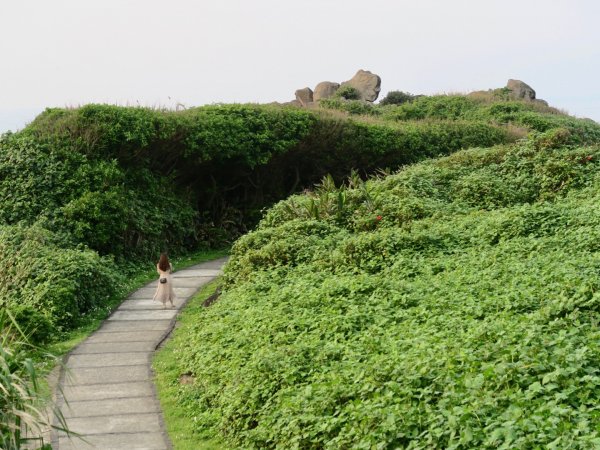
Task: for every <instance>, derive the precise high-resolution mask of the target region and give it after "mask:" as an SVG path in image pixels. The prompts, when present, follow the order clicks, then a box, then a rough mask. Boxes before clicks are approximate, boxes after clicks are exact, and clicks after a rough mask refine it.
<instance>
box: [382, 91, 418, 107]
mask: <svg viewBox="0 0 600 450" xmlns="http://www.w3.org/2000/svg"><path fill="white" fill-rule="evenodd" d="M414 98H415V96H414V95H412V94H409V93H408V92H402V91H390V92H388V93H387V95H386V96H385V97H383V98H382V99H381V101H380V102H379V104H380V105H383V106H385V105H401V104H403V103H407V102H410V101H411V100H413V99H414Z"/></svg>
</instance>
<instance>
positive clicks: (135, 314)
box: [52, 258, 225, 450]
mask: <svg viewBox="0 0 600 450" xmlns="http://www.w3.org/2000/svg"><path fill="white" fill-rule="evenodd" d="M224 262H225V258H221V259H218V260H214V261H210V262H205V263H202V264H198V265H196V266H192V267H189V268H187V269H182V270H180V271H176V272H175V273H174V274H173V278H174V280H173V281H174V285H175V292H176V294H177V297H178V299H177V301H176V305H175V308H174V309H171V308H168V307H167V309H163V306H162V304H161V303H159V302H153V301H152V296H153V295H154V291H155V289H156V281H154V282H152V283H150V284H148V285H146V286H145V287H143V288H141V289H138V290H137V291H135V292H134V293H133V294H131V295H130V296H129V297H128V298H127V299H126V300H125V301H124V302H123V303H122V304H121V306H119V308H117V309H116V310H115V311H114V312H113V314H112V315H111V316H110V317H109V318H108V319H107V320H106V321H105V322H104V324H103V325H102V327H101V328H100V329H98V330H97V331H96V332H94V333H93V334H92V335H90V336H89V337H88V338H87V339H86V340H85V341H83V342H82V343H81V344H80V345H79V346H78V347H76V348H75V349H74V350H73V351H72V352H71V353H70V354H69V356H68V358H67V360H66V370H65V369H63V371H62V373H61V376H60V381H59V385H60V387H61V388H62V393H61V392H58V393H57V402H58V405H59V407H60V409H61V411H62V413H63V415H64V416H65V418H66V420H67V425H68V427H69V429H70V430H71V431H74V432H76V433H79V434H80V435H81V437H82V438H83V440H82V439H80V438H78V437H71V438H69V437H68V436H66V435H65V434H64V433H54V435H53V436H52V448H53V449H60V450H66V449H88V448H90V449H91V448H98V449H128V450H130V449H168V448H171V444H170V441H169V438H168V436H167V433H166V430H165V427H164V424H163V419H162V413H161V411H160V404H159V401H158V399H157V397H156V391H155V388H154V383H153V373H152V368H151V360H152V354H153V353H154V350H156V348H157V347H158V346H159V345H160V343H161V342H162V341H163V340H164V339H165V338H166V337H167V336H168V335H169V333H170V332H171V330H172V329H173V326H174V324H175V317H176V315H177V313H178V311H179V310H180V309H181V308H182V307H183V305H184V304H185V302H186V301H187V300H188V299H189V298H190V297H191V296H192V295H193V294H194V293H195V292H196V291H197V290H198V289H199V288H200V287H201V286H202V285H204V284H206V283H208V282H209V281H211V280H212V279H214V278H215V277H216V276H218V275H219V274H220V273H221V267H222V266H223V264H224Z"/></svg>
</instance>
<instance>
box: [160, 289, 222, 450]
mask: <svg viewBox="0 0 600 450" xmlns="http://www.w3.org/2000/svg"><path fill="white" fill-rule="evenodd" d="M218 285H219V280H218V279H217V280H214V281H212V282H211V283H209V284H207V285H206V286H204V288H202V290H201V291H200V292H199V293H198V294H196V295H195V296H194V297H193V298H192V299H191V300H190V301H189V302H188V304H187V306H186V307H185V309H184V310H183V311H182V313H181V314H180V315H179V317H178V323H177V331H176V332H175V333H174V335H173V337H172V338H171V339H170V340H169V341H167V342H166V344H165V345H164V347H163V348H162V349H160V351H159V352H158V353H157V354H156V356H155V358H154V362H153V367H154V370H155V374H156V380H155V381H156V388H157V390H158V396H159V399H160V404H161V407H162V410H163V415H164V419H165V423H166V426H167V431H168V433H169V436H170V438H171V441H172V443H173V448H174V449H175V450H224V449H225V448H226V447H224V445H223V443H222V442H220V441H218V440H215V439H210V438H207V437H206V436H202V435H200V434H198V433H197V431H195V420H194V417H193V416H189V415H188V414H187V413H186V409H185V408H182V406H181V402H180V396H179V393H180V391H181V390H185V389H186V385H184V384H181V382H180V375H181V369H180V363H179V359H178V353H177V352H176V351H175V349H176V348H177V347H178V346H179V345H180V343H181V341H182V340H185V339H186V336H187V333H188V330H189V329H190V328H191V327H193V326H194V324H195V323H196V322H197V319H198V316H201V315H202V314H203V313H204V311H205V309H204V307H203V306H202V302H203V301H204V300H205V299H206V298H207V297H208V296H210V295H211V294H213V293H214V292H215V290H216V289H217V286H218Z"/></svg>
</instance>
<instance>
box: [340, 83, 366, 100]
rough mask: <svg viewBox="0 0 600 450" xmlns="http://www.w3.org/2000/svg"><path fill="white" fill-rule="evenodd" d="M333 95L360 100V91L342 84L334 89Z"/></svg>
mask: <svg viewBox="0 0 600 450" xmlns="http://www.w3.org/2000/svg"><path fill="white" fill-rule="evenodd" d="M334 97H335V98H340V99H345V100H360V92H358V90H357V89H356V88H354V87H352V86H342V87H340V88H339V89H338V90H337V91H335V95H334Z"/></svg>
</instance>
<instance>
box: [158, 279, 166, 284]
mask: <svg viewBox="0 0 600 450" xmlns="http://www.w3.org/2000/svg"><path fill="white" fill-rule="evenodd" d="M158 282H159V283H160V284H165V283H166V282H167V279H166V278H160V279H159V280H158Z"/></svg>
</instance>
